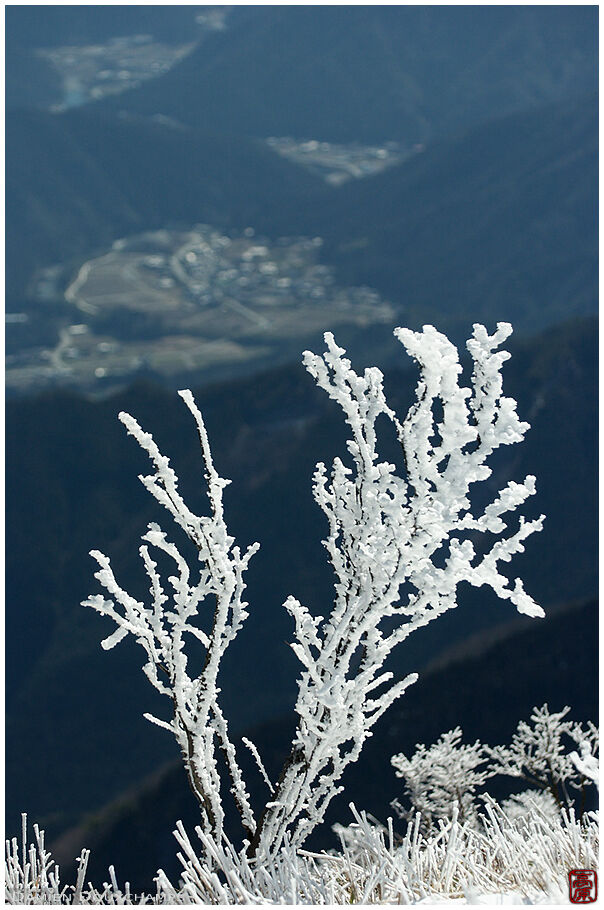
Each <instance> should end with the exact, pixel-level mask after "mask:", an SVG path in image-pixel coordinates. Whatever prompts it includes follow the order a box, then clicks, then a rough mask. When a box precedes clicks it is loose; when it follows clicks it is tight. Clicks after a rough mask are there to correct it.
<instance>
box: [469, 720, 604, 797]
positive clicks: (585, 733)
mask: <svg viewBox="0 0 604 910" xmlns="http://www.w3.org/2000/svg"><path fill="white" fill-rule="evenodd" d="M569 711H570V708H569V706H568V705H567V706H566V707H565V708H563V709H562V710H561V711H557V712H550V710H549V708H548V706H547V705H546V704H545V705H543V706H542V707H541V708H534V710H533V713H532V714H531V719H530V723H527V722H526V721H524V720H521V721H520V723H519V724H518V727H517V730H516V732H515V733H514V736H513V737H512V742H511V745H509V746H493V747H491V746H485V750H486V751H487V753H488V755H489V756H490V757H491V760H492V761H491V766H490V767H491V769H492V771H493V773H495V774H504V775H507V776H509V777H517V778H520V779H521V780H524V781H527V782H528V783H530V784H531V785H532V786H537V787H538V788H539V789H540V790H543V791H549V793H551V795H552V797H553V798H554V800H555V802H556V804H557V805H558V806H561V805H571V799H570V795H569V793H568V788H569V787H572V788H573V789H575V790H581V791H584V789H585V785H586V784H591V783H596V784H597V783H598V759H597V756H596V753H597V752H598V749H599V731H598V728H597V727H596V726H595V724H593V723H592V722H591V721H589V722H588V723H587V725H586V728H585V729H584V728H583V727H582V726H581V724H578V723H576V722H574V721H570V720H565V719H564V718H565V717H566V715H567V714H568V712H569ZM569 740H572V742H573V743H574V744H575V745H578V746H579V749H580V751H581V757H579V755H578V753H577V752H576V751H575V752H569V751H568V748H567V744H568V741H569Z"/></svg>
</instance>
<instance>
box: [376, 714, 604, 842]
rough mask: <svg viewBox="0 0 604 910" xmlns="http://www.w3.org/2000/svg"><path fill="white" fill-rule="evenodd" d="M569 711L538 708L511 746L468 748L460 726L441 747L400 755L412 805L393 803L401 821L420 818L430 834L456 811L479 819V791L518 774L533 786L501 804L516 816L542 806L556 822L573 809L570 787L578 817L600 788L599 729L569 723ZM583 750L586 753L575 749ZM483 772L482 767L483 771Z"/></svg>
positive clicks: (395, 760) (398, 765)
mask: <svg viewBox="0 0 604 910" xmlns="http://www.w3.org/2000/svg"><path fill="white" fill-rule="evenodd" d="M569 711H570V708H569V707H568V706H567V707H565V708H563V709H562V711H559V712H558V713H550V711H549V708H548V706H547V705H543V707H541V708H533V713H532V715H531V722H532V723H527V722H526V721H523V720H521V721H520V722H519V724H518V728H517V730H516V733H515V734H514V736H513V738H512V742H511V744H510V745H509V746H494V747H492V746H488V745H482V744H481V743H480V742H479V741H478V740H477V741H476V742H475V743H474V744H473V745H466V744H464V743H462V741H461V740H462V735H463V734H462V731H461V729H460V727H456V728H455V730H449V732H448V733H444V734H443V735H442V736H441V737H440V739H439V740H438V741H437V742H436V743H434V745H432V746H430V747H429V748H426V746H425V745H424V744H423V743H418V744H417V746H416V750H415V752H414V754H413V755H412V756H411V758H407V757H406V756H405V755H403V753H399V754H398V755H393V756H392V759H391V763H392V765H393V767H394V769H395V773H396V776H397V777H399V778H402V779H403V780H404V785H405V796H406V798H407V800H408V804H409V805H408V806H407V807H404V806H402V805H401V804H400V802H399V801H398V800H394V801H393V802H392V803H391V805H392V807H393V808H394V809H395V811H396V812H397V814H398V815H399V817H400V818H403V819H406V820H407V821H411V822H412V821H413V820H414V819H415V818H416V816H418V817H419V818H420V819H421V824H422V827H423V828H424V829H426V830H429V829H430V828H432V827H434V825H435V824H436V823H437V822H439V821H440V820H442V819H451V818H452V817H453V813H454V812H455V814H456V815H457V816H458V817H459V819H460V820H461V821H469V822H472V823H477V822H478V809H479V807H480V806H481V805H482V802H481V801H479V800H478V799H477V796H478V795H480V796H482V795H483V794H479V793H478V791H479V788H481V787H482V786H483V785H484V783H485V782H486V781H487V780H488V779H489V778H492V777H495V776H496V775H498V774H501V775H504V776H507V777H514V778H518V779H519V780H522V781H523V782H524V783H525V784H529V785H530V787H531V789H528V790H525V791H523V792H521V793H518V794H515V795H514V796H512V797H510V798H509V799H508V800H505V801H504V802H503V803H502V807H503V809H504V810H505V812H506V813H507V814H508V816H509V817H510V818H521V817H524V816H526V815H527V814H529V813H530V812H534V811H535V809H537V810H538V811H539V812H540V813H542V814H543V815H544V816H546V817H549V818H552V817H554V816H556V815H558V814H559V813H560V811H561V810H562V809H563V808H564V809H566V810H569V809H571V808H573V807H574V800H573V797H572V793H571V790H573V789H574V790H579V791H580V792H581V799H580V805H579V813H580V814H582V813H583V810H584V807H585V797H586V788H587V787H588V786H591V785H592V784H596V785H597V783H598V758H597V755H596V753H597V751H598V742H599V733H598V729H597V727H596V726H595V725H594V724H593V723H591V721H590V722H589V723H588V724H587V726H586V728H585V729H584V728H583V727H582V726H581V724H578V723H575V722H573V721H568V720H566V721H565V720H563V718H565V717H566V715H567V714H568V712H569ZM569 744H574V745H578V746H579V748H580V750H581V755H579V754H578V753H577V752H576V751H573V752H569ZM479 768H480V770H478V769H479Z"/></svg>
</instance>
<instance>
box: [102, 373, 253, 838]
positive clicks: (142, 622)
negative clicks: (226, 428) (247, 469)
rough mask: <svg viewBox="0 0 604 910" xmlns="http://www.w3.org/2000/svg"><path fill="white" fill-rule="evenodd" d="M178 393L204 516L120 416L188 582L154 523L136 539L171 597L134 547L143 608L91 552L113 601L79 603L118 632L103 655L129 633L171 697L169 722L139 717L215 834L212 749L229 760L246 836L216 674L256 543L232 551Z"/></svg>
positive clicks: (218, 489)
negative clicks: (181, 771) (189, 550)
mask: <svg viewBox="0 0 604 910" xmlns="http://www.w3.org/2000/svg"><path fill="white" fill-rule="evenodd" d="M179 394H180V396H181V398H182V399H183V401H184V402H185V404H186V405H187V407H188V408H189V410H190V412H191V414H192V415H193V417H194V419H195V422H196V424H197V431H198V434H199V441H200V445H201V451H202V456H203V461H204V465H205V479H206V483H207V488H208V498H209V501H210V508H211V515H210V516H208V517H198V516H197V515H194V514H193V512H191V511H190V509H189V508H188V507H187V505H186V504H185V502H184V500H183V499H182V497H181V496H180V493H179V492H178V480H177V477H176V474H175V473H174V471H173V470H172V468H171V467H170V463H169V460H168V459H167V458H166V457H165V456H164V455H162V454H161V452H160V451H159V449H158V447H157V446H156V444H155V442H154V441H153V438H152V437H151V435H150V434H149V433H145V432H143V430H142V429H141V427H140V426H139V425H138V423H137V422H136V420H134V418H133V417H131V416H130V415H129V414H126V413H124V412H122V413H121V414H120V415H119V416H120V420H121V421H122V423H123V424H124V426H125V427H126V429H127V430H128V432H129V433H130V434H131V435H132V436H134V438H135V439H136V441H137V442H138V443H139V445H140V446H141V448H143V449H144V450H145V451H146V452H147V453H148V455H149V457H150V459H151V461H152V462H153V464H154V466H155V473H154V474H151V475H149V476H146V477H141V478H140V480H141V482H142V483H143V485H144V486H145V488H146V489H147V490H148V491H149V492H150V493H151V494H152V495H153V496H154V497H155V499H156V500H157V501H158V502H159V503H160V504H161V505H162V506H164V508H166V509H167V511H168V512H169V513H170V515H171V516H172V518H173V519H174V521H175V522H176V524H177V525H179V526H180V527H181V528H182V530H183V531H184V532H185V534H186V535H187V537H188V538H189V539H190V540H191V541H192V542H193V543H194V544H195V546H196V548H197V551H198V557H199V563H200V568H199V570H198V572H197V573H195V575H194V577H192V574H193V573H192V571H191V569H190V567H189V566H188V564H187V562H186V561H185V559H184V557H183V556H182V555H181V554H180V552H179V550H178V548H177V547H176V545H175V544H174V543H171V542H170V541H168V540H167V538H166V535H165V533H164V532H163V531H162V530H161V528H160V527H159V525H157V524H155V523H152V524H150V525H149V530H148V531H147V533H146V534H145V535H144V536H143V538H142V539H143V540H144V541H145V544H149V545H150V546H151V547H154V548H155V549H156V550H158V551H159V552H161V553H163V554H165V555H166V556H168V557H169V558H170V559H171V560H172V561H173V563H174V566H175V574H174V575H171V576H170V577H169V578H168V583H169V585H170V590H168V589H165V588H164V585H163V583H162V579H161V578H160V575H159V573H158V571H157V563H156V562H155V561H154V560H153V559H152V557H151V554H150V551H149V547H148V546H147V545H144V546H141V548H140V550H139V552H140V555H141V558H142V561H143V564H144V568H145V571H146V573H147V576H148V578H149V582H150V588H149V592H150V596H151V597H150V606H149V607H146V606H145V605H144V604H143V603H141V602H140V601H137V600H135V599H134V598H133V597H131V596H130V595H129V594H128V593H127V592H126V591H124V590H123V589H122V588H121V587H120V586H119V584H118V582H117V581H116V579H115V577H114V575H113V571H112V569H111V565H110V562H109V559H108V558H107V557H106V556H104V555H103V554H102V553H99V552H98V551H97V550H93V551H92V553H91V555H92V556H93V557H94V558H95V559H96V560H97V562H98V564H99V566H100V571H98V572H97V573H96V574H95V577H96V578H97V579H98V581H99V582H100V583H101V584H102V585H103V587H104V588H105V589H106V591H107V592H108V593H109V594H110V595H111V597H112V598H113V599H112V600H106V599H105V598H104V597H102V596H101V595H96V596H93V597H89V598H88V600H86V601H84V605H85V606H90V607H92V608H93V609H94V610H97V611H98V612H99V613H101V614H102V615H104V616H110V617H111V618H112V619H113V620H114V622H115V623H116V625H117V629H116V631H115V632H114V633H113V634H112V635H110V636H109V637H108V638H106V639H105V640H104V641H103V647H104V648H106V649H108V648H112V647H114V646H115V645H116V644H117V643H118V642H119V641H121V639H123V638H124V637H125V636H126V635H127V634H128V633H129V632H130V633H131V634H132V635H133V636H134V638H135V639H136V640H137V641H138V643H139V644H140V645H142V647H143V648H144V649H145V652H146V654H147V663H146V664H145V666H144V667H143V670H144V672H145V674H146V676H147V677H148V679H149V681H150V682H151V684H152V685H153V686H154V687H155V688H156V689H157V691H158V692H160V693H161V694H163V695H168V696H169V697H170V698H171V700H172V711H173V713H172V717H171V718H170V719H169V720H168V721H165V720H160V719H158V718H156V717H153V716H152V715H150V714H146V715H145V717H146V718H147V719H148V720H150V721H151V722H153V723H156V724H158V725H159V726H160V727H163V728H165V729H168V730H169V731H170V732H172V733H173V734H174V736H175V737H176V741H177V742H178V745H179V746H180V749H181V752H182V755H183V759H184V763H185V767H186V769H187V774H188V777H189V782H190V784H191V787H192V789H193V792H194V793H195V796H196V797H197V799H198V801H199V804H200V806H201V809H202V813H203V816H204V824H205V825H206V826H207V827H208V829H209V830H211V831H213V832H214V833H215V834H216V836H218V837H220V834H221V832H222V825H223V818H224V811H223V807H222V802H221V796H220V777H219V771H218V764H217V755H216V753H217V748H218V749H220V750H221V751H222V752H223V754H224V755H225V757H226V761H227V767H228V769H229V773H230V776H231V783H232V792H233V795H234V797H235V800H236V803H237V806H238V809H239V811H240V814H241V818H242V821H243V825H244V827H245V830H246V831H247V832H248V834H249V835H250V836H251V835H252V834H253V831H254V818H253V814H252V810H251V807H250V805H249V799H248V795H247V793H246V790H245V785H244V783H243V779H242V777H241V772H240V771H239V767H238V764H237V761H236V758H235V750H234V747H233V745H232V744H231V742H230V740H229V737H228V729H227V722H226V720H225V719H224V716H223V714H222V711H221V709H220V707H219V704H218V693H219V691H220V690H219V688H218V671H219V667H220V661H221V660H222V657H223V656H224V653H225V651H226V649H227V648H228V646H229V645H230V643H231V642H232V641H233V639H234V638H235V636H236V635H237V633H238V631H239V630H240V629H241V627H242V625H243V623H244V621H245V619H246V617H247V615H248V614H247V610H246V607H247V604H246V603H245V601H243V600H242V595H243V591H244V589H245V584H244V581H243V574H244V572H245V569H246V568H247V565H248V562H249V560H250V558H251V556H252V555H253V554H254V553H255V552H256V550H257V549H258V544H254V545H253V546H251V547H249V548H248V550H247V551H246V552H245V553H244V554H243V555H242V553H241V551H240V549H239V547H237V546H234V539H233V538H232V537H231V536H230V535H229V533H228V531H227V526H226V523H225V520H224V514H223V504H222V491H223V489H224V487H225V486H226V485H227V484H228V483H229V481H227V480H223V479H222V478H221V477H220V476H219V475H218V473H217V471H216V469H215V468H214V464H213V461H212V456H211V452H210V446H209V443H208V437H207V433H206V429H205V426H204V423H203V419H202V416H201V414H200V412H199V410H198V409H197V407H196V405H195V402H194V401H193V396H192V395H191V393H190V392H189V391H188V390H186V391H182V392H180V393H179ZM209 598H211V599H212V600H213V605H212V608H211V613H210V616H211V618H212V627H211V631H210V632H209V633H208V634H207V633H205V632H204V631H203V630H202V629H201V628H200V627H199V626H198V625H196V624H195V620H196V619H198V617H199V612H200V610H201V609H202V608H203V607H204V605H205V602H206V600H207V599H209ZM189 636H190V637H192V638H193V639H194V640H196V641H197V642H198V643H199V644H200V645H201V646H202V647H203V648H204V649H205V661H204V664H203V669H202V670H201V673H200V674H199V675H198V676H197V677H195V678H191V676H189V673H188V659H187V654H186V652H185V645H186V644H187V639H188V637H189Z"/></svg>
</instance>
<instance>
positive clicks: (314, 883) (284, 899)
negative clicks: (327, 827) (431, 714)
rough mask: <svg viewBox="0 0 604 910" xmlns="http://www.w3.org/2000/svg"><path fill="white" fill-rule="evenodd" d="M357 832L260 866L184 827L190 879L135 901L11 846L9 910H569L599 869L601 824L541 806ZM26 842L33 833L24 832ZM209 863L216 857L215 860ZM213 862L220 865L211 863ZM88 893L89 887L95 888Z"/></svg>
mask: <svg viewBox="0 0 604 910" xmlns="http://www.w3.org/2000/svg"><path fill="white" fill-rule="evenodd" d="M351 809H352V812H353V815H354V822H353V823H352V824H351V825H350V826H348V827H346V828H340V829H339V834H340V839H341V845H342V846H341V850H340V851H339V852H333V853H331V854H326V853H321V854H314V853H310V852H308V851H305V850H302V849H298V850H295V849H293V848H292V847H290V846H288V845H285V846H284V847H283V848H282V850H281V851H280V852H279V854H277V855H276V856H275V857H274V858H272V859H270V860H267V859H265V860H264V861H262V862H261V863H259V862H258V861H256V860H254V859H251V858H250V857H249V856H247V854H246V852H245V850H240V851H237V850H235V848H234V847H233V846H232V845H231V844H229V843H228V842H227V841H225V840H224V839H223V840H222V842H221V843H218V842H216V841H215V840H214V838H213V837H212V836H211V834H207V833H206V834H204V832H203V831H202V830H201V828H198V829H197V838H196V844H194V843H193V842H192V841H191V839H190V838H189V836H188V834H187V833H186V832H185V830H184V828H183V827H182V825H180V824H179V825H178V827H177V830H176V831H175V836H176V839H177V841H178V845H179V847H180V853H179V856H180V860H181V863H182V867H183V869H182V877H181V880H180V881H179V882H178V883H172V882H170V881H169V880H168V879H167V877H166V876H165V875H164V874H163V873H162V872H161V870H160V871H159V872H158V874H157V876H156V878H155V888H156V890H155V892H154V893H152V894H146V895H137V894H133V893H131V891H130V888H129V886H128V885H127V884H124V885H123V887H122V886H120V885H119V884H118V879H117V877H116V873H115V871H114V870H113V868H110V870H109V876H108V881H106V882H104V883H103V884H102V885H101V886H100V887H94V886H93V885H92V884H90V883H89V882H86V864H87V861H88V854H87V851H83V853H82V856H81V858H80V867H79V873H78V878H77V882H76V884H75V885H62V884H61V882H60V876H59V870H58V868H57V867H56V866H55V864H54V863H53V861H52V858H51V857H50V855H49V854H48V852H47V851H46V850H45V848H44V841H43V834H42V833H41V832H39V831H38V830H37V829H36V832H35V833H36V842H35V844H32V845H29V846H26V841H25V840H23V842H22V843H21V844H19V843H18V842H17V839H14V840H13V841H12V842H10V843H7V869H6V901H7V903H9V904H351V903H352V904H414V903H432V902H434V903H440V902H443V901H455V902H456V903H463V904H471V903H489V904H496V903H516V904H521V903H531V904H539V903H546V904H548V903H549V904H551V903H556V904H557V903H560V904H566V903H568V878H567V876H568V871H569V870H570V869H577V868H579V869H596V868H597V863H598V823H597V816H596V814H595V813H588V814H587V815H586V816H584V818H583V819H581V820H580V821H579V820H578V819H577V818H576V817H575V814H574V812H573V810H570V811H568V812H567V811H566V810H564V811H563V812H562V813H560V814H559V816H558V817H557V818H552V817H551V816H550V815H549V814H548V813H544V812H543V811H542V810H541V809H540V807H539V805H538V804H537V803H534V804H533V805H532V806H531V811H530V812H528V813H526V814H524V815H522V816H521V817H511V816H510V815H509V814H507V813H506V812H505V811H504V809H503V808H502V807H501V806H499V805H498V804H497V803H495V802H494V801H492V800H487V801H486V804H485V807H484V812H483V813H482V814H481V816H480V819H479V822H478V823H477V824H471V823H469V822H460V821H459V819H458V817H457V815H456V814H454V816H453V818H450V819H441V820H440V822H439V824H438V825H437V826H436V827H435V828H434V830H433V831H431V832H430V833H429V834H424V833H422V830H421V824H420V817H419V816H417V817H416V820H415V821H414V822H413V823H411V824H409V826H408V827H407V831H406V834H405V836H404V838H402V839H400V838H397V836H396V835H395V834H394V831H393V828H392V823H391V822H390V821H389V822H388V825H387V827H386V828H384V827H382V826H380V825H378V824H376V823H375V822H373V821H370V820H369V819H368V818H367V816H366V815H365V814H364V813H358V812H356V810H355V809H354V807H352V806H351ZM24 837H25V831H24ZM200 855H203V856H205V857H206V859H205V860H202V859H201V858H200ZM208 860H210V862H208ZM85 882H86V883H85Z"/></svg>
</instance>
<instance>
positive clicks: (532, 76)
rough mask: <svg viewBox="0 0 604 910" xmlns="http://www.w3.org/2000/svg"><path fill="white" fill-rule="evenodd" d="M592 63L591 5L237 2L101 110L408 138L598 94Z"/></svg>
mask: <svg viewBox="0 0 604 910" xmlns="http://www.w3.org/2000/svg"><path fill="white" fill-rule="evenodd" d="M596 60H597V12H596V10H595V9H594V8H591V7H568V6H567V7H552V6H548V7H535V6H532V7H522V6H515V7H482V6H472V7H463V6H461V7H460V6H454V7H446V6H356V7H352V6H346V7H338V6H325V7H318V6H297V7H291V6H271V7H240V8H237V9H236V10H235V11H234V12H233V15H232V16H231V17H230V19H229V27H228V28H227V29H226V30H225V31H224V32H220V33H217V34H215V35H212V36H210V37H209V38H208V40H207V41H206V42H205V43H204V45H203V47H201V48H199V49H198V50H197V51H196V52H194V53H193V54H191V55H190V56H189V57H188V58H187V59H186V60H184V61H183V62H182V63H181V64H180V65H179V66H177V67H175V68H174V69H173V70H171V71H170V72H168V73H166V74H165V75H164V76H163V77H161V78H160V79H158V80H156V81H154V82H153V83H148V84H147V85H146V86H142V87H140V88H139V89H136V90H134V91H133V92H131V93H128V94H124V95H121V96H119V97H117V98H114V99H110V100H107V101H106V102H103V104H104V105H106V106H108V107H110V108H111V109H112V110H130V111H138V112H139V113H144V114H155V113H163V114H167V115H169V116H172V117H176V118H177V119H178V120H182V121H183V122H185V123H189V124H192V125H195V126H198V127H203V128H204V129H207V128H208V127H209V128H211V129H216V130H219V131H221V132H227V133H229V134H231V133H236V134H238V135H252V136H262V137H266V136H271V135H274V136H284V135H292V136H296V137H299V138H304V137H306V138H317V139H323V140H330V141H334V142H337V141H343V142H351V141H361V142H363V141H364V142H367V141H369V142H375V141H383V140H387V139H400V140H402V141H405V142H407V143H409V144H410V145H411V144H413V143H414V142H424V141H426V140H427V139H431V138H433V137H434V136H435V135H443V134H447V133H450V132H452V131H457V130H459V129H460V128H462V127H467V126H470V125H472V124H475V123H478V122H480V121H481V120H485V119H489V118H491V117H492V116H493V112H494V111H497V112H498V113H499V114H501V115H503V114H505V113H509V112H511V111H515V110H522V109H527V108H530V107H535V106H538V105H540V104H544V103H547V102H549V101H554V100H562V99H568V98H575V97H577V96H579V95H581V94H585V93H588V92H593V91H595V90H596V78H595V72H596V66H597V64H596Z"/></svg>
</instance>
